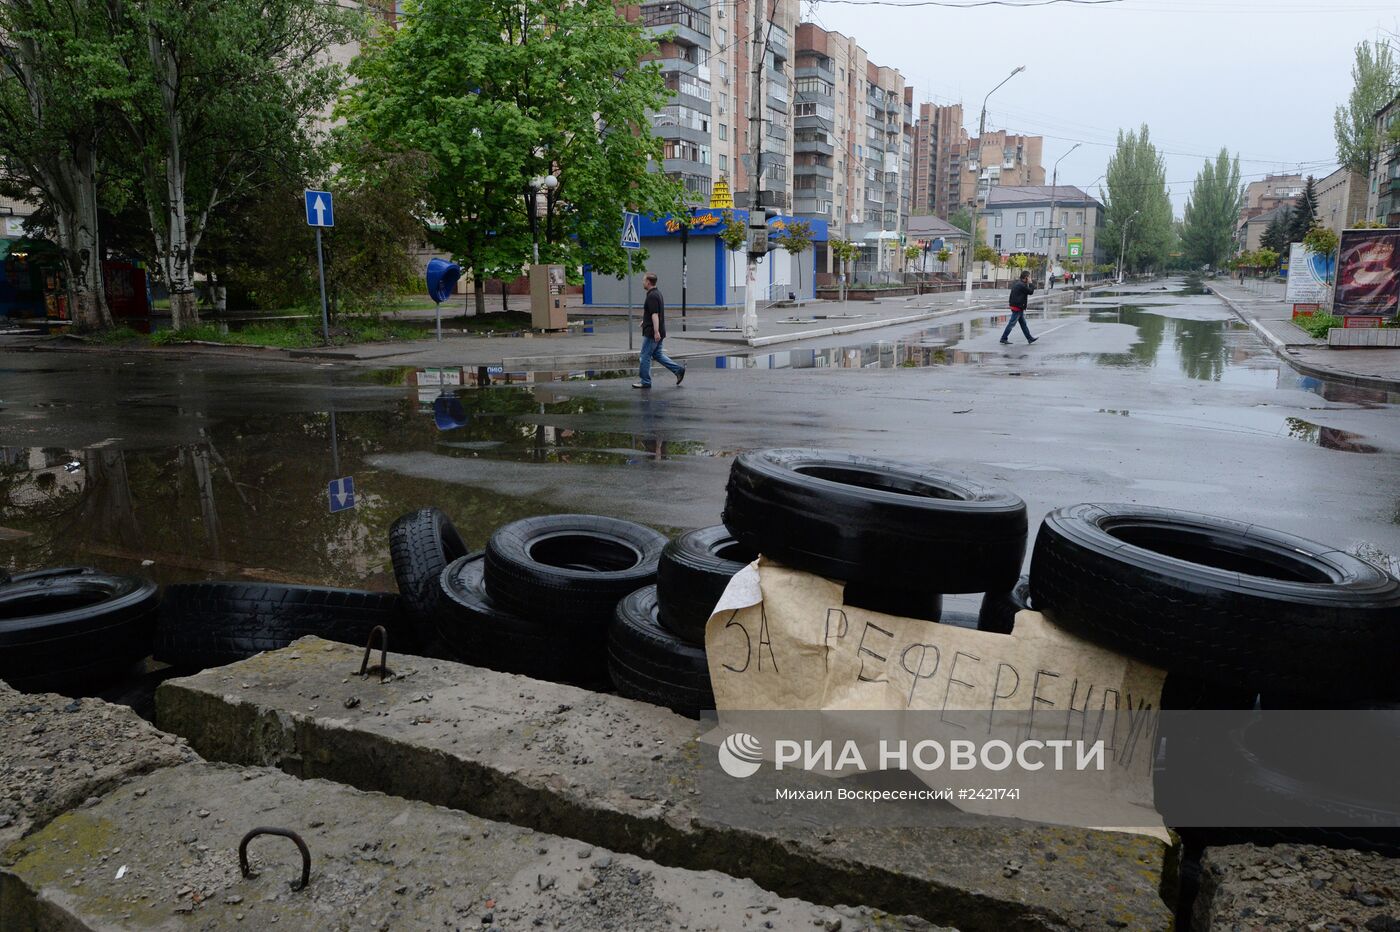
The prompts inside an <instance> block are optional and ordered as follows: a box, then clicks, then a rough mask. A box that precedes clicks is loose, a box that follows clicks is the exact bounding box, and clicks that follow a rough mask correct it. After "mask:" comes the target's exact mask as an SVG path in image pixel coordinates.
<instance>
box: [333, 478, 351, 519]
mask: <svg viewBox="0 0 1400 932" xmlns="http://www.w3.org/2000/svg"><path fill="white" fill-rule="evenodd" d="M326 495H327V496H328V497H329V498H330V501H331V514H335V513H336V512H337V511H349V510H350V509H351V508H354V507H355V480H354V478H353V477H351V476H345V477H343V478H340V479H332V480H331V481H330V482H329V483H328V484H327V485H326Z"/></svg>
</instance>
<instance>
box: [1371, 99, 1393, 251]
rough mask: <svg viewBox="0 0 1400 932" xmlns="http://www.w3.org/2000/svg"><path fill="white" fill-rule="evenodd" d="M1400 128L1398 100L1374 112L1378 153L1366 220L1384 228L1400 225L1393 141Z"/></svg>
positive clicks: (1372, 170)
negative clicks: (1374, 221)
mask: <svg viewBox="0 0 1400 932" xmlns="http://www.w3.org/2000/svg"><path fill="white" fill-rule="evenodd" d="M1397 125H1400V97H1396V98H1395V99H1394V100H1392V101H1391V102H1390V103H1388V104H1386V105H1385V106H1384V107H1382V108H1381V109H1380V110H1379V111H1377V113H1376V140H1377V142H1378V144H1379V146H1380V152H1379V154H1378V157H1377V158H1376V164H1375V165H1374V166H1372V168H1371V177H1370V178H1368V179H1367V187H1366V217H1367V219H1370V220H1379V221H1380V222H1381V223H1384V224H1385V225H1386V226H1391V227H1393V226H1400V141H1392V140H1393V139H1394V136H1393V134H1394V133H1395V131H1396V126H1397Z"/></svg>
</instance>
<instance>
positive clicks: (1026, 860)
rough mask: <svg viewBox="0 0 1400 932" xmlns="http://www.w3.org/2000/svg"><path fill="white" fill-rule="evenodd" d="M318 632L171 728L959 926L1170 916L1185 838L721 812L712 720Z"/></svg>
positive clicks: (306, 769) (1162, 924)
mask: <svg viewBox="0 0 1400 932" xmlns="http://www.w3.org/2000/svg"><path fill="white" fill-rule="evenodd" d="M359 663H360V651H358V650H356V649H355V648H353V647H350V646H347V645H340V644H331V643H328V642H324V641H317V640H314V639H304V640H302V641H298V642H297V643H296V644H294V645H292V646H290V647H288V648H285V649H283V650H280V651H275V652H271V653H266V654H261V655H259V656H257V657H254V658H252V659H250V660H247V661H243V662H241V663H238V664H235V665H233V666H229V667H222V668H219V669H214V670H207V671H205V672H203V673H201V674H198V675H196V676H192V677H188V678H183V679H175V680H170V681H167V682H166V683H164V684H162V685H161V687H160V690H159V692H158V693H157V696H156V703H157V720H158V721H159V722H160V724H161V726H162V727H163V728H166V729H168V730H170V731H172V732H174V733H176V734H180V735H183V736H185V737H187V738H188V739H189V740H190V743H191V745H192V746H193V747H194V748H195V749H196V750H197V751H199V752H200V753H201V754H203V755H205V756H206V757H210V758H213V759H218V760H226V761H231V762H235V763H243V764H264V765H270V766H276V767H279V768H281V769H282V770H284V771H286V772H288V773H291V774H295V775H297V776H301V777H306V778H315V777H323V778H327V779H333V780H337V781H339V782H342V783H347V784H350V785H352V786H357V787H360V788H362V789H370V790H380V791H382V792H386V793H392V794H394V795H397V796H404V797H408V798H412V799H421V800H425V801H428V802H432V803H436V804H439V805H443V806H450V807H452V808H454V809H461V810H465V811H467V812H472V813H475V814H477V815H480V816H483V817H486V818H490V819H496V820H499V821H503V822H513V823H516V824H520V825H526V826H529V827H532V828H535V829H537V830H540V831H547V832H552V833H555V834H559V835H566V836H570V837H574V838H579V839H582V840H584V841H587V842H590V843H592V844H597V845H601V846H604V847H608V848H611V849H614V850H618V851H626V852H630V853H634V854H638V855H641V856H645V857H647V858H650V859H652V860H655V861H658V862H660V863H663V864H668V865H673V866H677V867H685V868H691V869H697V870H722V871H725V872H726V873H729V874H732V875H735V876H742V877H748V878H751V879H753V880H754V881H756V882H757V883H759V884H761V885H762V886H764V887H766V888H768V889H770V890H775V891H777V892H778V893H781V894H783V895H787V896H796V897H800V898H802V899H807V900H812V901H813V902H822V903H828V904H834V903H864V904H866V905H869V906H873V907H877V908H879V909H883V910H885V911H887V912H891V913H899V914H914V915H918V916H922V917H923V918H924V919H927V920H930V921H933V922H943V923H947V924H950V925H956V926H958V927H959V928H961V929H966V930H974V929H994V930H997V932H1004V930H1010V929H1042V930H1043V929H1068V928H1074V929H1108V928H1132V929H1138V930H1143V929H1165V928H1168V927H1169V926H1170V923H1171V913H1170V910H1169V909H1168V908H1167V907H1166V905H1165V904H1164V903H1163V900H1162V891H1163V890H1167V891H1168V892H1169V895H1173V891H1171V887H1172V884H1173V881H1174V860H1173V856H1174V851H1173V850H1172V849H1169V848H1168V847H1167V846H1166V845H1163V844H1162V843H1160V842H1158V841H1155V840H1153V839H1149V838H1146V837H1143V836H1138V835H1127V834H1118V833H1108V832H1095V831H1089V830H1079V829H1073V828H1062V827H1043V826H1035V825H1031V824H1028V823H1022V822H1013V821H1009V820H993V819H987V820H982V821H980V822H979V823H978V824H976V825H974V826H957V827H932V826H914V827H909V828H906V829H903V830H899V831H895V830H890V829H882V828H868V829H856V830H850V829H843V830H841V831H839V832H832V831H829V830H828V828H827V827H826V826H823V825H820V824H802V825H800V826H793V825H775V826H773V827H764V828H754V827H752V826H748V825H744V826H740V825H731V824H724V823H720V822H717V821H716V820H715V819H714V818H713V817H712V815H711V814H710V813H711V811H712V810H710V809H705V810H702V809H701V806H700V803H699V800H697V799H696V789H695V785H696V779H697V771H698V760H699V757H698V755H699V754H702V753H713V751H712V750H711V749H709V748H705V747H702V746H700V745H699V744H698V743H697V742H696V741H695V738H696V735H697V733H698V731H699V727H700V726H699V725H698V724H697V723H695V722H692V721H690V720H688V719H685V718H682V717H680V716H677V715H674V714H672V713H670V712H668V711H666V710H664V709H660V708H658V707H655V706H651V705H647V704H644V703H639V702H633V701H630V700H626V699H622V698H620V697H617V696H613V695H605V694H599V693H592V692H588V691H586V690H581V689H576V688H573V687H568V686H561V685H557V684H553V683H543V682H539V681H535V680H531V679H527V678H524V677H518V676H512V675H510V674H503V673H495V672H492V671H489V670H483V669H478V668H474V667H467V666H463V665H460V664H454V663H449V662H446V661H434V660H424V659H418V658H412V657H404V656H399V657H392V656H391V658H390V663H389V665H390V667H391V668H393V669H394V671H395V672H396V673H397V674H398V676H397V677H396V678H391V679H390V681H389V682H387V683H385V684H382V685H381V684H380V683H379V682H378V680H377V678H370V679H369V680H362V679H360V678H359V677H357V676H355V675H354V672H355V671H356V670H357V669H358V668H359Z"/></svg>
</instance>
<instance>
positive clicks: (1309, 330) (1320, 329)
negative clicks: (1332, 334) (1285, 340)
mask: <svg viewBox="0 0 1400 932" xmlns="http://www.w3.org/2000/svg"><path fill="white" fill-rule="evenodd" d="M1293 323H1294V324H1295V325H1297V327H1298V329H1299V330H1302V331H1303V332H1304V333H1306V334H1307V335H1308V336H1310V337H1312V338H1313V339H1316V340H1325V339H1327V331H1328V330H1331V329H1332V328H1333V327H1340V326H1341V325H1342V319H1341V318H1340V317H1337V316H1335V315H1332V314H1314V315H1313V316H1312V317H1299V318H1298V319H1296V320H1295V321H1293Z"/></svg>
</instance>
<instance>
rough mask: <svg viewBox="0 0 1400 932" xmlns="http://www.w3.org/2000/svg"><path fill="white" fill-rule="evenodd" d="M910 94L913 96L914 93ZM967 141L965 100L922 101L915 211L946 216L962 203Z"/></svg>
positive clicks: (916, 129)
mask: <svg viewBox="0 0 1400 932" xmlns="http://www.w3.org/2000/svg"><path fill="white" fill-rule="evenodd" d="M911 90H912V89H911ZM910 96H911V100H912V93H911V95H910ZM967 144H968V135H967V130H965V129H963V109H962V104H949V105H947V106H940V105H938V104H933V103H924V104H920V105H919V119H918V123H917V124H916V125H915V126H914V157H913V201H914V203H913V209H914V212H929V213H932V214H935V215H936V216H938V217H940V218H942V219H944V220H947V219H948V215H949V214H951V213H952V212H953V211H954V210H956V209H957V208H958V206H959V205H960V204H961V203H962V174H963V170H964V167H963V153H964V152H966V151H967Z"/></svg>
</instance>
